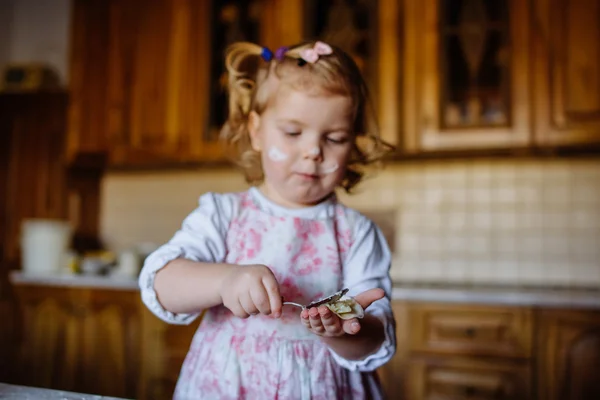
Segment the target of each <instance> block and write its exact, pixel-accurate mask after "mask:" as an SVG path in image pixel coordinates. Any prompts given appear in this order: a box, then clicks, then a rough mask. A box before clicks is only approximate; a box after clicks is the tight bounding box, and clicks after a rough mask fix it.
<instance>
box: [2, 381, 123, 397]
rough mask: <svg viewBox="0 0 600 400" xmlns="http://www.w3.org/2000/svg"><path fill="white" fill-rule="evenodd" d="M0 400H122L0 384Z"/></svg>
mask: <svg viewBox="0 0 600 400" xmlns="http://www.w3.org/2000/svg"><path fill="white" fill-rule="evenodd" d="M0 399H4V400H122V399H119V398H117V397H106V396H98V395H93V394H83V393H74V392H64V391H62V390H52V389H42V388H35V387H28V386H17V385H8V384H6V383H0Z"/></svg>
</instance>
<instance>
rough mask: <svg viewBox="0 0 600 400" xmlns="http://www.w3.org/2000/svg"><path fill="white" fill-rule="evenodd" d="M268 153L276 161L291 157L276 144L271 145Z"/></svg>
mask: <svg viewBox="0 0 600 400" xmlns="http://www.w3.org/2000/svg"><path fill="white" fill-rule="evenodd" d="M267 154H268V156H269V158H270V159H271V160H272V161H275V162H282V161H285V160H287V159H288V157H289V156H288V155H287V154H285V153H284V152H283V151H281V150H279V149H278V148H277V147H275V146H271V148H270V149H269V153H267Z"/></svg>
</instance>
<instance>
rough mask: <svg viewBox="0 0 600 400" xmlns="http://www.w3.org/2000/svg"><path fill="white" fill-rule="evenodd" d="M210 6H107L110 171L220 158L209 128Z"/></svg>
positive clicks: (183, 0) (184, 2) (186, 1)
mask: <svg viewBox="0 0 600 400" xmlns="http://www.w3.org/2000/svg"><path fill="white" fill-rule="evenodd" d="M209 11H210V2H208V1H201V2H197V1H190V0H177V1H168V0H160V1H153V2H150V3H148V2H145V1H141V2H140V1H129V2H118V1H113V2H111V14H110V15H111V18H110V20H111V33H110V49H111V51H110V55H109V59H110V77H109V84H108V86H109V87H108V90H109V98H110V104H111V108H110V115H109V120H110V124H109V137H110V143H111V163H112V164H113V165H133V166H135V165H144V164H154V165H159V164H161V163H162V164H167V163H185V162H200V161H208V160H215V159H219V157H221V156H222V154H221V150H220V147H219V144H218V143H205V142H203V138H204V137H205V136H206V135H205V131H206V130H207V129H208V128H209V127H208V121H207V118H208V110H209V105H208V97H209V93H208V90H207V88H208V87H209V66H210V51H209V48H210V23H209V20H208V18H209V15H210V12H209Z"/></svg>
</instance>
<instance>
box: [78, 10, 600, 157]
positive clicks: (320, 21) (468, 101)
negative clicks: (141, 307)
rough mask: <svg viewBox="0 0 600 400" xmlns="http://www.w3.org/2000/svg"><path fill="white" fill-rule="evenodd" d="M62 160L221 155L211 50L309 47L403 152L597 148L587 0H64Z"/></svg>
mask: <svg viewBox="0 0 600 400" xmlns="http://www.w3.org/2000/svg"><path fill="white" fill-rule="evenodd" d="M73 4H74V11H73V19H74V21H73V34H72V38H73V43H72V51H73V54H72V64H71V65H72V70H71V94H72V95H71V105H70V112H69V135H68V152H67V154H68V156H69V159H70V160H71V161H75V162H77V160H78V159H80V158H83V159H85V158H86V156H88V155H98V154H102V155H106V156H108V161H109V164H110V165H112V166H126V167H130V166H166V165H181V164H186V163H194V164H197V163H203V162H216V161H221V160H223V159H224V154H223V151H222V149H221V146H220V144H219V141H218V133H219V130H220V127H221V126H222V124H223V123H224V121H225V120H226V118H227V93H226V84H227V74H226V71H225V68H224V63H223V56H224V54H223V53H224V50H225V48H226V47H227V45H228V44H230V43H232V42H235V41H239V40H247V41H252V42H255V43H260V44H262V45H264V46H267V47H269V48H271V49H272V50H275V49H276V48H277V47H279V46H283V45H290V44H292V43H296V42H298V41H300V40H302V39H316V38H319V39H322V40H325V41H327V42H330V43H332V44H335V45H337V46H339V47H341V48H343V49H344V50H346V51H348V52H349V53H350V54H351V55H352V57H354V59H355V60H356V61H357V63H358V65H359V67H360V68H361V70H362V71H363V72H364V74H365V78H366V80H367V82H368V84H369V87H370V91H371V95H372V103H373V105H374V106H375V107H374V110H375V111H376V114H375V116H376V120H377V123H378V128H379V130H380V132H381V134H382V136H383V138H384V139H385V140H386V141H388V142H390V143H392V144H395V145H397V147H398V149H399V151H400V152H403V153H413V154H418V153H427V152H441V151H464V150H467V151H469V150H470V151H473V150H490V149H513V148H532V147H553V146H564V145H572V144H575V145H579V146H580V147H585V146H586V145H588V144H591V143H600V61H599V60H600V24H598V15H599V13H600V0H572V1H567V0H531V1H522V0H423V1H412V0H404V1H397V0H376V1H366V0H342V1H333V0H224V1H216V0H212V1H209V0H206V1H195V0H151V1H145V0H74V3H73Z"/></svg>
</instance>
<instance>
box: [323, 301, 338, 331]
mask: <svg viewBox="0 0 600 400" xmlns="http://www.w3.org/2000/svg"><path fill="white" fill-rule="evenodd" d="M319 315H320V316H321V322H322V323H323V327H325V330H326V331H327V333H329V334H332V335H338V334H340V330H341V329H340V328H341V327H340V319H339V318H338V317H337V316H335V315H334V314H333V313H332V312H331V311H330V310H329V308H327V307H325V306H321V307H319Z"/></svg>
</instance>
